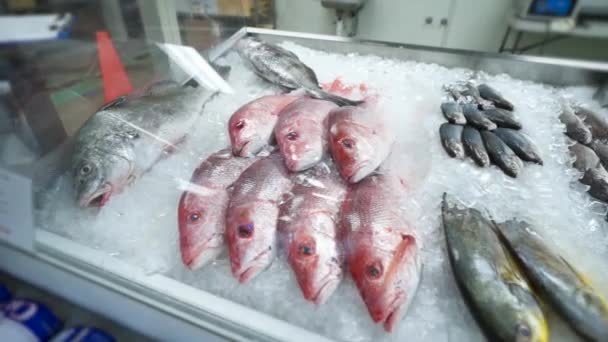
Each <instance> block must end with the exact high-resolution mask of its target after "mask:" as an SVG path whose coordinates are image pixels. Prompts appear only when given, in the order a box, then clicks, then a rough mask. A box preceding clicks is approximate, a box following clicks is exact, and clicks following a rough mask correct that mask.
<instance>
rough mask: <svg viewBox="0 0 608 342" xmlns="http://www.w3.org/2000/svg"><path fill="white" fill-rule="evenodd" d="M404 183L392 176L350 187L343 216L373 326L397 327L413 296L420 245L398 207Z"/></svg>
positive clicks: (353, 272) (352, 260) (352, 270)
mask: <svg viewBox="0 0 608 342" xmlns="http://www.w3.org/2000/svg"><path fill="white" fill-rule="evenodd" d="M403 196H405V186H404V183H403V182H402V181H401V180H400V179H399V178H397V177H396V176H395V175H392V174H390V173H387V174H382V175H372V176H370V177H367V178H365V179H364V180H362V181H361V182H359V183H357V184H355V185H352V186H351V188H350V190H349V192H348V194H347V196H346V199H345V201H344V205H343V207H342V212H341V214H340V215H341V220H340V224H341V226H342V227H343V229H344V230H345V232H346V234H347V240H346V246H347V253H346V255H347V263H348V266H349V269H350V273H351V275H352V277H353V280H354V281H355V284H356V285H357V288H358V289H359V293H360V294H361V297H362V298H363V301H364V302H365V304H366V305H367V309H368V311H369V314H370V316H371V317H372V319H373V320H374V322H376V323H378V322H381V323H382V324H383V326H384V330H386V331H388V332H390V331H393V330H394V329H395V326H396V325H397V324H398V323H399V321H400V320H401V318H402V317H403V316H404V315H405V313H406V312H407V310H408V307H409V305H410V303H411V301H412V299H413V298H414V295H415V293H416V289H417V288H418V283H419V281H420V274H421V272H422V266H421V263H420V257H419V241H418V239H417V237H416V234H415V233H414V231H413V229H412V228H411V227H410V226H409V225H408V224H407V223H406V222H405V220H404V218H403V213H402V212H401V209H400V207H399V203H401V202H402V199H403Z"/></svg>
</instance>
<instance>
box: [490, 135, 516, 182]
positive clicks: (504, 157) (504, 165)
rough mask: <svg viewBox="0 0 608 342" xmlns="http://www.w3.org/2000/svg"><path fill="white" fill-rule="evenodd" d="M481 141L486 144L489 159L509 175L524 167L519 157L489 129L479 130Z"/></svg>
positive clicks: (512, 175)
mask: <svg viewBox="0 0 608 342" xmlns="http://www.w3.org/2000/svg"><path fill="white" fill-rule="evenodd" d="M481 136H482V137H483V143H484V145H485V146H486V150H487V151H488V155H489V156H490V160H492V162H493V163H494V164H495V165H496V166H498V167H500V169H501V170H502V171H503V172H504V173H505V174H506V175H507V176H510V177H513V178H515V177H517V174H518V173H519V171H521V169H522V168H523V167H524V165H523V163H522V161H521V159H519V157H517V155H516V154H515V152H513V150H511V149H510V148H509V146H507V144H505V143H504V142H503V141H502V140H500V138H499V137H497V136H496V134H494V133H492V132H490V131H481Z"/></svg>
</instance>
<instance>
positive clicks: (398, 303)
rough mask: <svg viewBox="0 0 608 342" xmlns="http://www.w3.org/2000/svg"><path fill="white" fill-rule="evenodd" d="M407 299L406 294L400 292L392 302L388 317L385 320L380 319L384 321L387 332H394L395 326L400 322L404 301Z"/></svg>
mask: <svg viewBox="0 0 608 342" xmlns="http://www.w3.org/2000/svg"><path fill="white" fill-rule="evenodd" d="M404 301H405V296H404V294H403V293H399V294H397V295H396V296H395V299H393V301H392V302H391V305H390V306H389V308H391V309H390V310H389V311H388V314H387V315H386V317H384V319H383V320H379V321H382V322H384V323H383V326H384V330H385V331H387V332H392V331H393V329H394V328H395V326H396V325H397V323H398V320H399V318H400V317H401V310H402V309H403V308H402V306H403V302H404Z"/></svg>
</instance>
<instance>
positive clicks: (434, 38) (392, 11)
mask: <svg viewBox="0 0 608 342" xmlns="http://www.w3.org/2000/svg"><path fill="white" fill-rule="evenodd" d="M452 1H453V0H368V1H367V2H366V3H365V6H364V7H363V9H362V10H361V11H360V12H359V24H358V29H357V37H360V38H365V39H374V40H385V41H393V42H399V43H408V44H419V45H427V46H441V45H442V43H443V39H444V33H445V26H444V25H442V24H441V20H442V19H447V18H448V14H449V8H450V3H451V2H452ZM478 1H479V0H478ZM484 1H486V0H483V1H479V2H484Z"/></svg>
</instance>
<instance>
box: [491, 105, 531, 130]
mask: <svg viewBox="0 0 608 342" xmlns="http://www.w3.org/2000/svg"><path fill="white" fill-rule="evenodd" d="M482 114H483V115H484V116H485V117H486V118H488V119H490V121H492V122H493V123H495V124H496V125H497V126H498V127H504V128H512V129H521V127H522V124H521V122H519V120H518V119H517V118H516V117H515V115H513V113H511V112H509V111H507V110H504V109H501V108H490V109H486V110H484V111H483V112H482Z"/></svg>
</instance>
